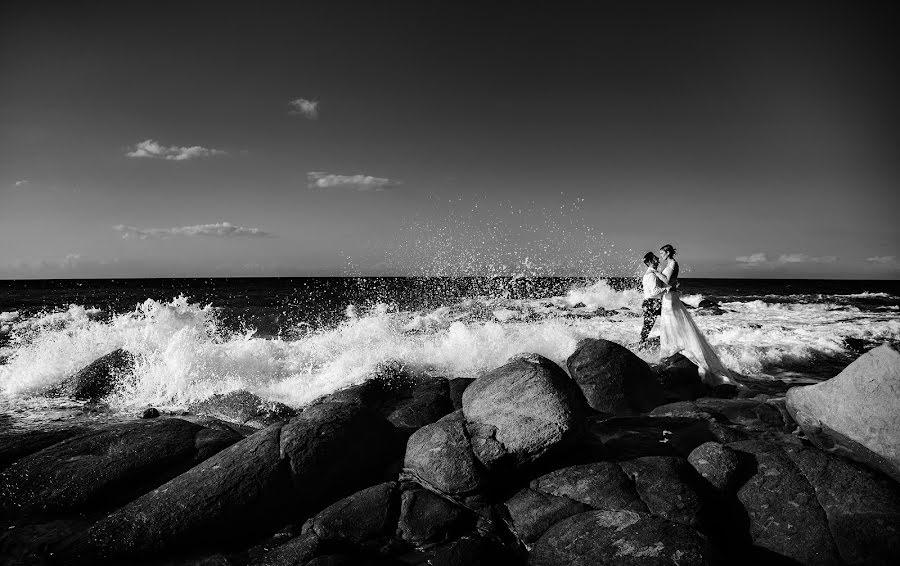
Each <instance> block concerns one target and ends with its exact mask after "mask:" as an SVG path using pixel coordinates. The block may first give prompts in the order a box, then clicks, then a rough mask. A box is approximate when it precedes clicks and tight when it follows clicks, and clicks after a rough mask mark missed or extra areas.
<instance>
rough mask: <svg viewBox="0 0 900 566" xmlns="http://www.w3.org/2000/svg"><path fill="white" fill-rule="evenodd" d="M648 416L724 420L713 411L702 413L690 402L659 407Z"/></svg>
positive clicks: (677, 402) (678, 402)
mask: <svg viewBox="0 0 900 566" xmlns="http://www.w3.org/2000/svg"><path fill="white" fill-rule="evenodd" d="M650 416H653V417H685V418H690V419H706V420H709V421H712V420H716V419H717V418H722V419H723V420H725V419H724V417H723V416H722V415H718V414H717V413H715V412H714V411H704V410H703V409H701V408H700V407H698V406H697V404H696V403H694V402H692V401H676V402H674V403H667V404H665V405H660V406H659V407H656V408H655V409H653V410H652V411H650Z"/></svg>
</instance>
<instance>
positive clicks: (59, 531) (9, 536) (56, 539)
mask: <svg viewBox="0 0 900 566" xmlns="http://www.w3.org/2000/svg"><path fill="white" fill-rule="evenodd" d="M89 526H90V522H89V521H84V520H72V519H67V520H58V521H51V522H48V523H38V524H33V525H19V526H16V527H14V528H4V529H3V530H2V531H0V563H2V564H11V565H14V566H20V565H21V566H25V565H32V564H33V565H36V566H37V565H41V566H43V565H44V564H48V563H52V562H51V560H52V558H53V556H54V555H55V554H57V553H58V551H59V549H60V548H61V547H62V546H63V545H64V544H65V541H66V540H67V539H70V538H72V537H77V536H78V535H80V534H81V533H83V532H84V531H85V530H86V529H87V528H88V527H89Z"/></svg>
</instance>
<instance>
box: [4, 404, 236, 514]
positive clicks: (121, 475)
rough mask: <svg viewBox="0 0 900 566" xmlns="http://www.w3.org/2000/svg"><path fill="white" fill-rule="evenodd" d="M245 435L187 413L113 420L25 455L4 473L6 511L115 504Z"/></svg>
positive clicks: (83, 508) (70, 509)
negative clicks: (196, 421)
mask: <svg viewBox="0 0 900 566" xmlns="http://www.w3.org/2000/svg"><path fill="white" fill-rule="evenodd" d="M238 440H240V436H238V435H236V434H234V433H226V432H222V431H213V430H209V429H205V428H203V427H201V426H199V425H196V424H193V423H189V422H187V421H183V420H181V419H165V420H160V421H149V422H147V421H135V422H130V423H125V424H116V425H108V426H105V427H103V428H101V429H99V430H96V431H93V432H89V433H85V434H82V435H80V436H76V437H73V438H69V439H67V440H64V441H62V442H59V443H56V444H53V445H51V446H49V447H47V448H45V449H43V450H41V451H39V452H36V453H34V454H31V455H29V456H26V457H24V458H22V459H20V460H18V461H17V462H15V463H14V464H12V465H11V466H9V467H8V468H7V469H6V470H5V471H4V472H3V473H2V474H0V494H2V496H3V497H2V498H0V513H2V514H10V513H13V514H16V515H24V516H28V515H37V516H56V515H59V514H67V513H73V512H87V511H102V510H108V509H112V508H115V507H116V506H117V505H121V504H123V503H125V502H127V501H129V500H130V499H131V498H133V497H136V496H138V495H140V494H142V493H145V492H146V491H147V490H150V489H153V488H154V487H156V486H158V485H160V484H162V483H165V482H166V481H168V480H170V479H171V478H173V477H175V476H177V475H178V474H180V473H182V472H184V471H186V470H188V469H190V468H191V467H193V466H194V465H196V464H198V463H199V462H201V461H203V460H205V459H206V458H208V457H210V456H212V455H213V454H215V453H216V452H218V451H220V450H222V449H224V448H226V447H228V446H230V445H231V444H233V443H235V442H237V441H238Z"/></svg>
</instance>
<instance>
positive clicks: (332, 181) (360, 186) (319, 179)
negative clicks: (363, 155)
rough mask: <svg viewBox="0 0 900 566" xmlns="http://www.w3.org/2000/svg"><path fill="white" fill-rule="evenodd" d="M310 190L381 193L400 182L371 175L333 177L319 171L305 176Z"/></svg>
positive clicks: (333, 175) (331, 174)
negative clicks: (335, 189)
mask: <svg viewBox="0 0 900 566" xmlns="http://www.w3.org/2000/svg"><path fill="white" fill-rule="evenodd" d="M306 178H307V180H308V181H309V184H308V186H309V188H310V189H332V188H340V189H351V190H355V191H383V190H384V189H390V188H393V187H396V186H398V185H400V181H395V180H392V179H385V178H383V177H373V176H371V175H335V174H333V173H323V172H321V171H311V172H309V173H307V174H306Z"/></svg>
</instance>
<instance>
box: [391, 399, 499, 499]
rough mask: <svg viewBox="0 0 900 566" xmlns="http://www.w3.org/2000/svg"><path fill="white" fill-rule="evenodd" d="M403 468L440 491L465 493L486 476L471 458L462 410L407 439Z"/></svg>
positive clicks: (475, 489) (477, 488)
mask: <svg viewBox="0 0 900 566" xmlns="http://www.w3.org/2000/svg"><path fill="white" fill-rule="evenodd" d="M403 467H404V469H405V470H406V471H408V472H409V473H411V474H412V475H413V476H414V477H416V478H417V479H418V480H419V481H421V482H424V483H427V484H428V485H431V486H432V487H434V488H435V489H437V490H438V491H440V492H441V493H446V494H449V495H453V496H462V495H468V494H471V493H475V492H478V491H480V490H482V489H483V488H484V487H485V486H486V485H487V475H486V473H485V470H484V468H483V467H482V465H481V463H480V462H478V460H477V459H476V458H475V455H474V453H473V452H472V447H471V445H470V443H469V437H468V435H467V434H466V426H465V418H464V417H463V413H462V411H456V412H455V413H451V414H449V415H447V416H446V417H444V418H442V419H440V420H439V421H437V422H436V423H433V424H430V425H427V426H424V427H422V428H420V429H419V430H417V431H416V432H415V433H413V435H412V436H411V437H410V438H409V441H408V442H407V445H406V457H405V460H404V464H403Z"/></svg>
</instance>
